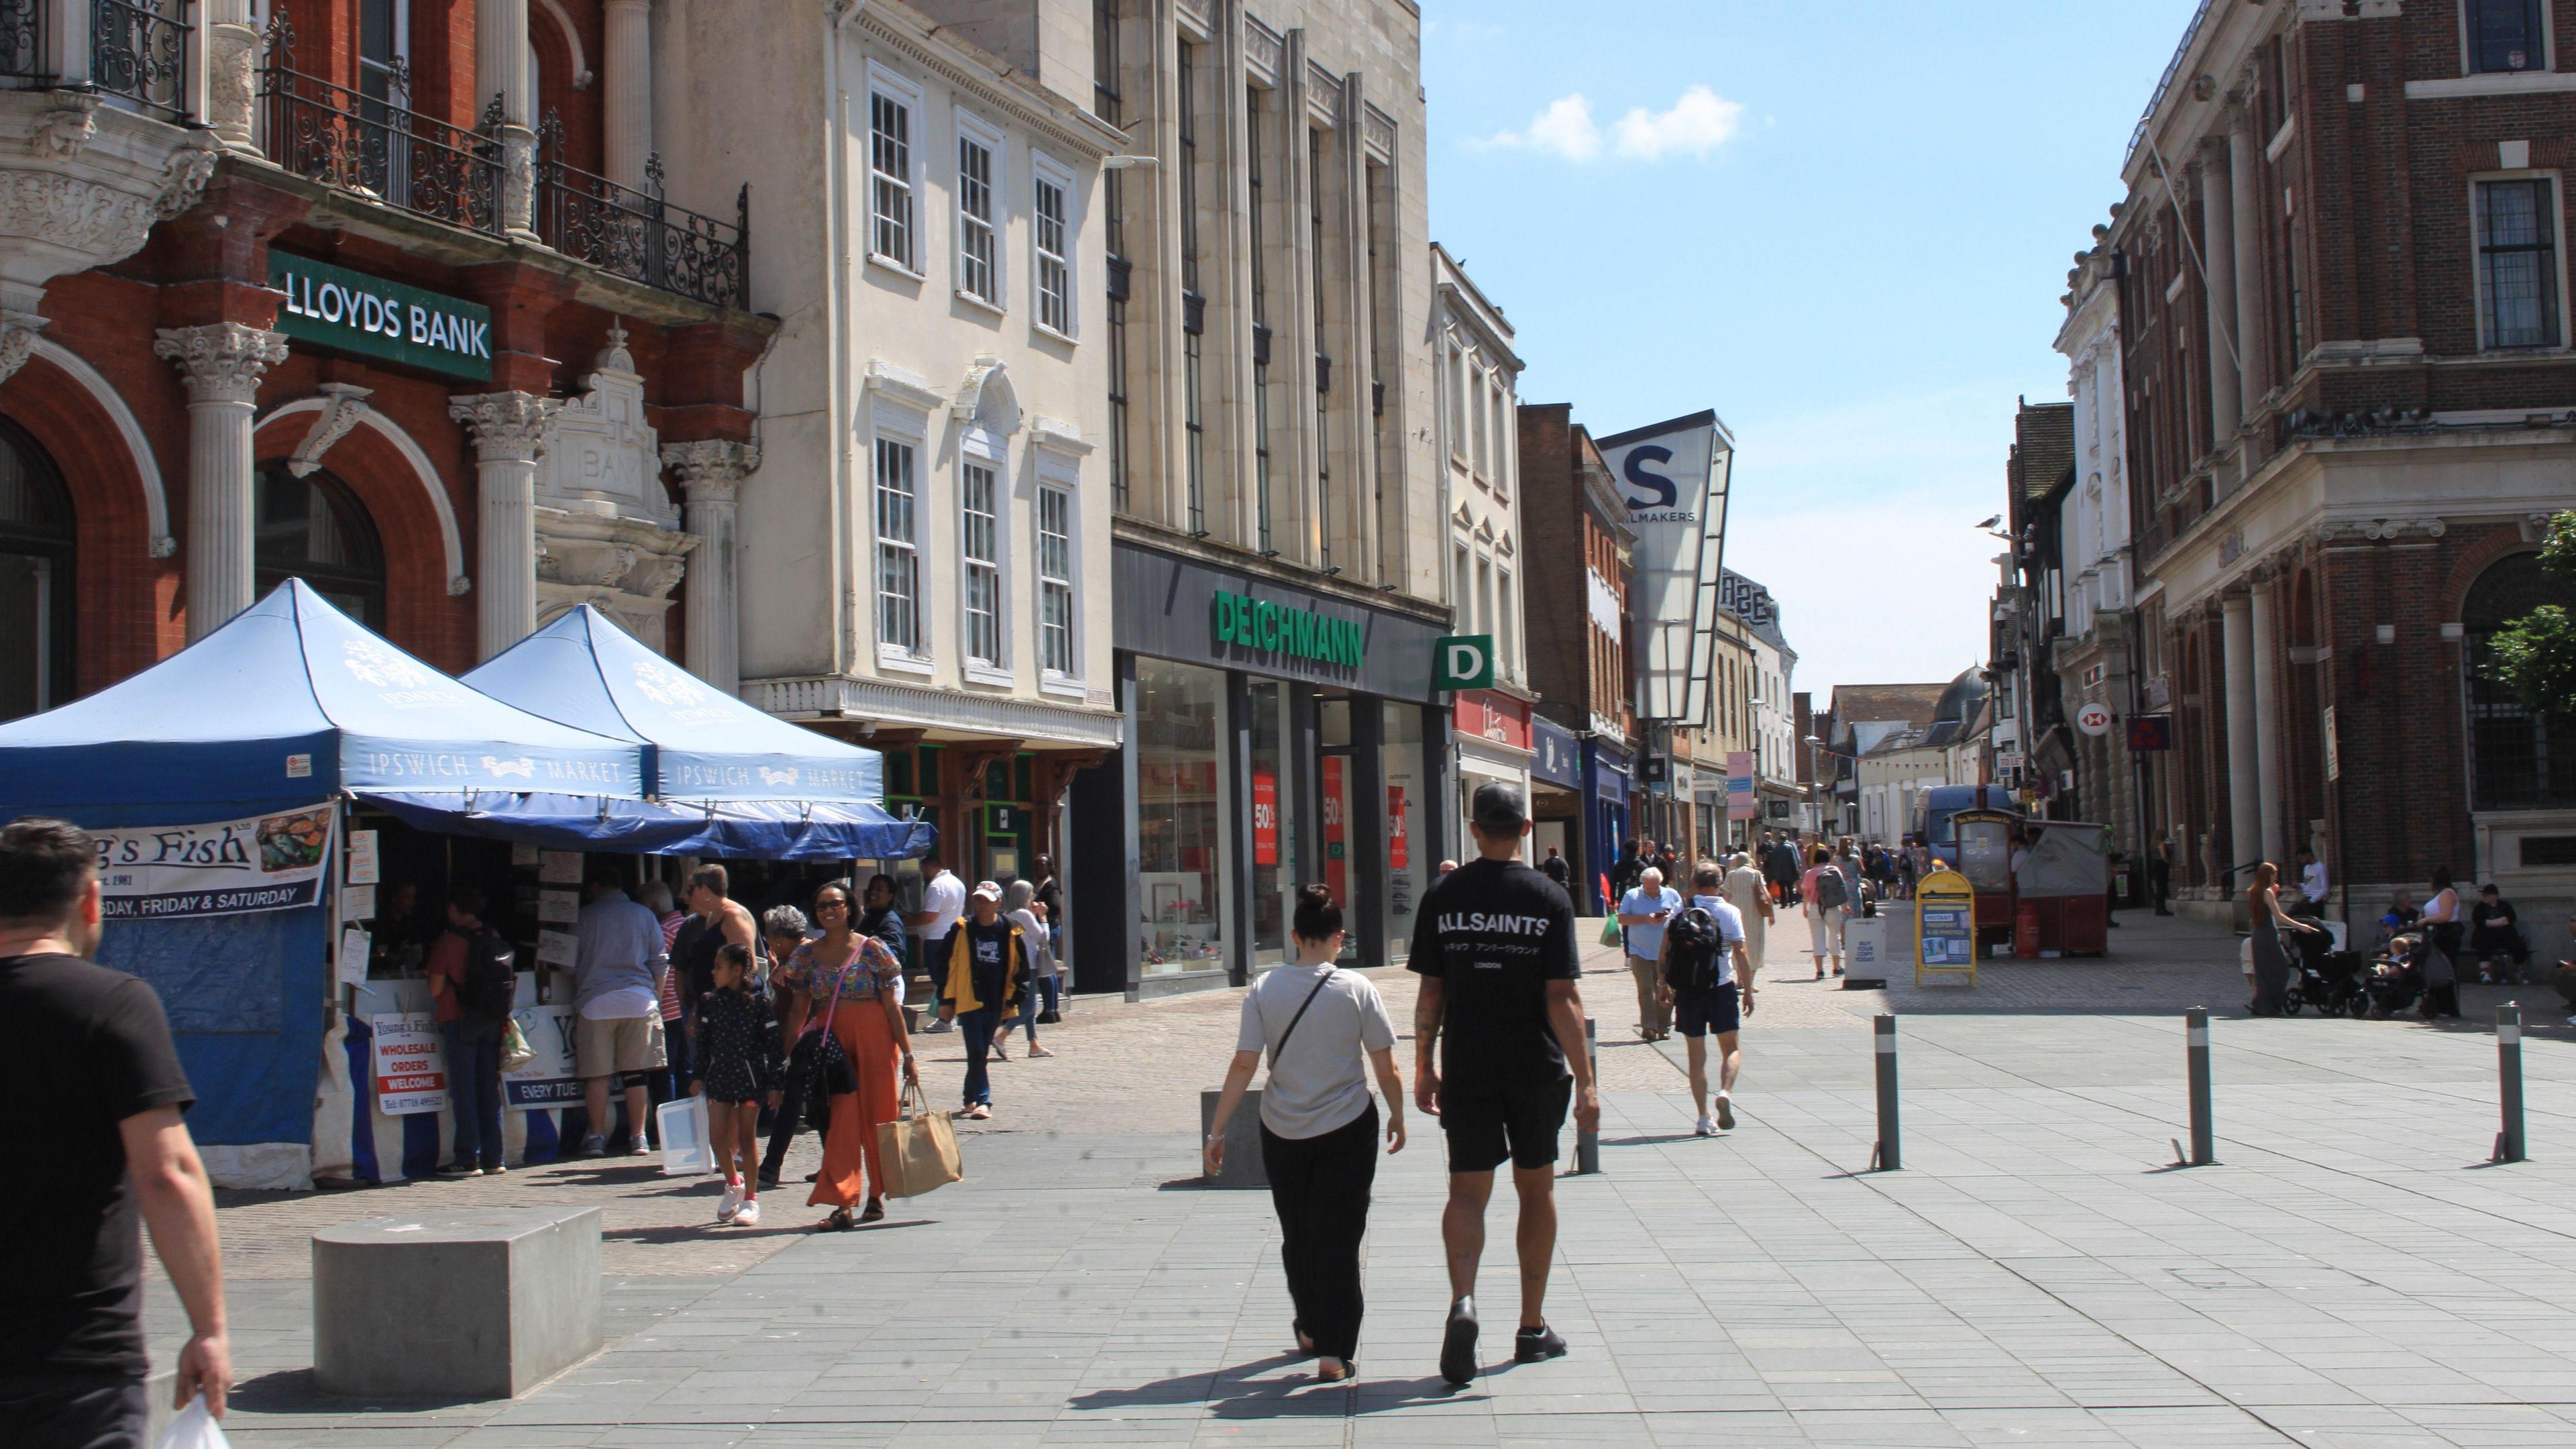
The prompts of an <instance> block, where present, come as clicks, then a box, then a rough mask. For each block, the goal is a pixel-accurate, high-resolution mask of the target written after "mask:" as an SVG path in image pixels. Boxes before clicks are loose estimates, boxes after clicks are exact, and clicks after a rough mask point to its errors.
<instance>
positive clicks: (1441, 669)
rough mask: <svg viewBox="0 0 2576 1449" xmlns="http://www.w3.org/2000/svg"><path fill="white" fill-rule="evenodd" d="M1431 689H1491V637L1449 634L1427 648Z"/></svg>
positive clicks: (1485, 635) (1492, 660)
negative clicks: (1429, 648)
mask: <svg viewBox="0 0 2576 1449" xmlns="http://www.w3.org/2000/svg"><path fill="white" fill-rule="evenodd" d="M1431 660H1432V672H1431V687H1432V688H1433V689H1491V688H1493V687H1494V636H1493V635H1491V634H1450V635H1446V636H1444V637H1442V638H1440V639H1438V640H1435V641H1433V643H1432V646H1431Z"/></svg>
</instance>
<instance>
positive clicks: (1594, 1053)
mask: <svg viewBox="0 0 2576 1449" xmlns="http://www.w3.org/2000/svg"><path fill="white" fill-rule="evenodd" d="M1583 1055H1584V1056H1585V1057H1586V1058H1588V1059H1589V1060H1590V1061H1591V1063H1592V1083H1593V1087H1594V1089H1595V1090H1596V1091H1597V1090H1599V1088H1600V1085H1601V1044H1600V1042H1599V1040H1598V1039H1597V1037H1596V1036H1595V1035H1594V1033H1593V1030H1592V1018H1591V1017H1588V1016H1587V1017H1585V1018H1583ZM1574 1170H1575V1171H1577V1172H1599V1171H1600V1170H1601V1133H1600V1131H1599V1129H1597V1128H1596V1129H1594V1130H1593V1131H1590V1132H1585V1131H1582V1130H1581V1129H1579V1128H1578V1129H1577V1130H1576V1131H1575V1134H1574Z"/></svg>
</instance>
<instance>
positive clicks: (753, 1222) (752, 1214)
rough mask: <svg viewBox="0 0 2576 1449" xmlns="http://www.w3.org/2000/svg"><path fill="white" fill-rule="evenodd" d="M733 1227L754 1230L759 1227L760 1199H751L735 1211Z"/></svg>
mask: <svg viewBox="0 0 2576 1449" xmlns="http://www.w3.org/2000/svg"><path fill="white" fill-rule="evenodd" d="M733 1225H734V1226H735V1227H737V1228H756V1227H758V1226H760V1199H758V1198H756V1197H755V1198H752V1199H750V1200H748V1201H746V1202H745V1203H744V1204H743V1205H742V1206H741V1207H739V1208H737V1209H735V1210H734V1215H733Z"/></svg>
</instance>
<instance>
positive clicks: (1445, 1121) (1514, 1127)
mask: <svg viewBox="0 0 2576 1449" xmlns="http://www.w3.org/2000/svg"><path fill="white" fill-rule="evenodd" d="M1573 1101H1574V1078H1573V1077H1571V1076H1564V1077H1559V1078H1557V1079H1556V1080H1554V1081H1547V1080H1545V1079H1539V1080H1535V1081H1528V1082H1510V1083H1495V1084H1491V1085H1477V1086H1472V1087H1464V1088H1461V1087H1456V1086H1451V1085H1449V1084H1447V1083H1443V1084H1442V1086H1441V1089H1440V1130H1441V1131H1443V1132H1445V1133H1447V1134H1448V1135H1449V1170H1450V1171H1451V1172H1491V1171H1493V1170H1494V1169H1495V1168H1497V1167H1500V1166H1502V1165H1503V1161H1504V1159H1506V1158H1508V1159H1510V1160H1511V1164H1512V1166H1514V1167H1548V1166H1551V1165H1553V1164H1554V1163H1555V1162H1556V1134H1557V1133H1558V1132H1559V1131H1560V1130H1562V1129H1563V1128H1564V1126H1565V1109H1566V1108H1567V1107H1569V1106H1571V1105H1572V1104H1573Z"/></svg>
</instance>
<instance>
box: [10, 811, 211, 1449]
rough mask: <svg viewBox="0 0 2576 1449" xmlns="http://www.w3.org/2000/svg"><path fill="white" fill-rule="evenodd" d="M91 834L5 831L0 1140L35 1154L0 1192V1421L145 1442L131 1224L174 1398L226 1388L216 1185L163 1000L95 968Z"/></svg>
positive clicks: (31, 821)
mask: <svg viewBox="0 0 2576 1449" xmlns="http://www.w3.org/2000/svg"><path fill="white" fill-rule="evenodd" d="M99 931H100V914H99V883H98V847H97V846H96V845H95V844H94V843H92V841H91V840H90V837H89V835H88V833H87V832H85V831H83V830H82V829H80V827H78V826H76V825H71V824H68V823H66V822H64V821H60V820H45V819H40V818H36V817H28V818H25V819H21V820H17V821H13V822H11V823H10V824H9V825H8V826H7V827H6V828H5V829H0V1134H5V1137H0V1140H6V1141H7V1142H8V1143H9V1144H10V1145H11V1147H12V1149H13V1150H14V1151H15V1152H16V1153H18V1154H19V1160H20V1161H24V1162H36V1163H43V1164H45V1166H46V1173H47V1177H46V1182H45V1185H44V1187H43V1188H42V1189H41V1190H21V1191H16V1192H12V1193H9V1194H6V1195H5V1196H0V1284H6V1285H7V1287H6V1289H5V1290H0V1292H5V1294H6V1301H7V1303H8V1304H9V1309H8V1311H7V1312H0V1424H5V1425H6V1426H7V1431H6V1432H7V1436H8V1442H9V1443H10V1444H11V1445H13V1446H16V1449H56V1446H89V1445H98V1444H109V1445H127V1444H134V1445H139V1444H141V1443H142V1442H143V1431H144V1425H145V1423H146V1421H147V1419H148V1417H149V1409H150V1406H149V1405H148V1404H147V1403H146V1402H145V1400H144V1391H143V1381H144V1376H145V1374H146V1372H147V1371H148V1369H149V1367H150V1365H149V1361H148V1360H147V1359H146V1357H145V1354H144V1344H143V1315H142V1308H143V1252H142V1235H141V1233H140V1232H139V1231H138V1230H137V1227H136V1223H135V1218H136V1216H137V1212H138V1209H139V1210H140V1216H141V1218H142V1220H143V1223H144V1224H145V1225H148V1226H149V1227H150V1228H151V1230H152V1247H153V1250H154V1251H155V1252H157V1253H159V1254H160V1255H161V1265H162V1267H164V1268H166V1269H167V1270H169V1274H170V1285H171V1286H172V1287H173V1288H175V1289H176V1290H178V1294H179V1301H180V1303H181V1304H183V1305H184V1306H185V1307H186V1308H187V1310H188V1322H189V1323H190V1324H191V1325H192V1326H193V1327H194V1329H195V1336H194V1337H191V1338H190V1339H189V1340H188V1344H187V1347H185V1348H183V1349H181V1350H180V1351H179V1366H178V1381H179V1384H178V1395H177V1398H176V1400H175V1403H177V1404H186V1403H187V1402H188V1401H189V1400H190V1399H193V1398H195V1397H197V1396H198V1395H199V1394H201V1393H202V1394H203V1395H205V1398H206V1408H207V1412H208V1413H210V1414H212V1415H214V1416H218V1417H220V1416H221V1415H222V1413H223V1411H224V1396H225V1394H226V1393H228V1392H229V1391H230V1390H231V1388H232V1377H233V1370H232V1350H231V1345H230V1341H229V1340H228V1338H227V1337H226V1335H225V1330H224V1280H223V1257H222V1253H221V1251H220V1249H219V1248H218V1246H217V1243H216V1240H215V1198H214V1190H213V1187H212V1186H211V1184H209V1183H208V1182H207V1180H206V1169H205V1165H204V1164H203V1163H201V1162H199V1161H198V1160H197V1146H196V1143H195V1142H194V1141H193V1140H192V1139H191V1138H190V1137H189V1136H188V1127H187V1124H186V1123H185V1122H183V1121H182V1120H180V1115H179V1114H180V1113H181V1112H183V1111H184V1110H186V1109H187V1108H188V1106H189V1105H190V1104H192V1103H193V1102H194V1101H195V1100H196V1098H195V1095H194V1094H193V1093H192V1092H191V1091H190V1090H189V1087H188V1078H187V1074H186V1073H185V1072H183V1071H181V1070H180V1067H179V1054H178V1050H177V1048H176V1047H174V1046H173V1045H172V1044H171V1041H170V1026H169V1023H168V1021H167V1020H166V1019H165V1018H164V1017H163V1016H162V1014H161V1000H160V998H159V997H157V996H155V995H153V993H152V988H151V987H149V986H147V985H145V984H144V983H143V982H142V981H141V980H139V979H137V978H135V977H132V976H128V975H126V974H125V973H124V972H121V971H111V970H108V969H107V968H106V967H103V966H97V965H93V964H91V963H90V962H89V961H88V960H87V959H85V958H87V957H88V956H89V954H90V953H91V952H93V951H95V950H97V949H98V938H99Z"/></svg>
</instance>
